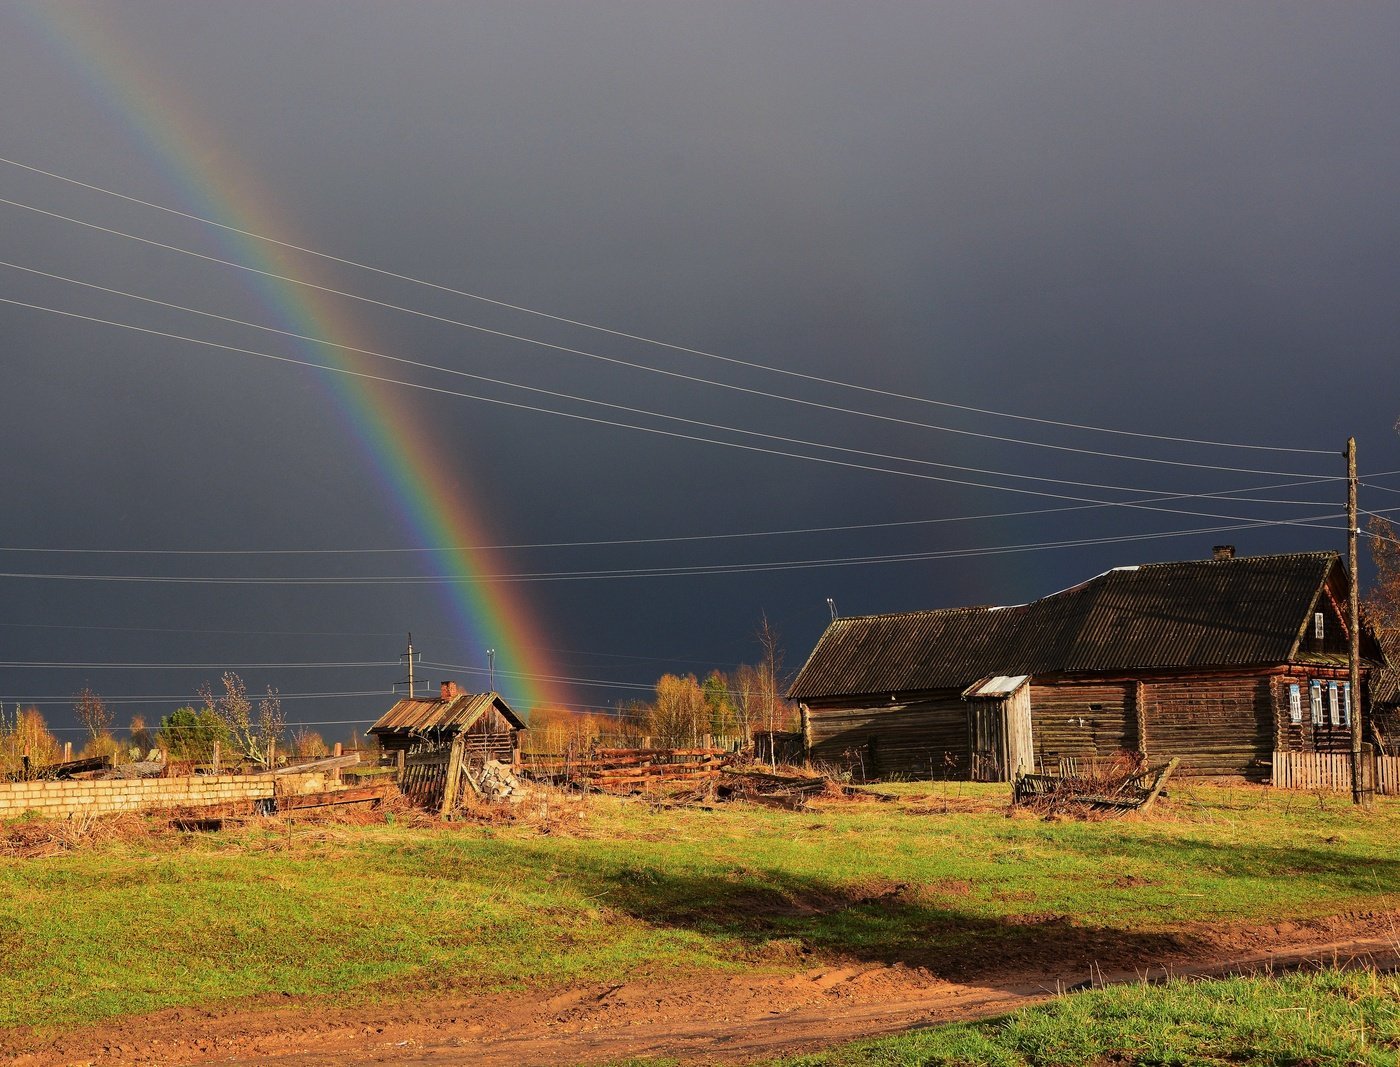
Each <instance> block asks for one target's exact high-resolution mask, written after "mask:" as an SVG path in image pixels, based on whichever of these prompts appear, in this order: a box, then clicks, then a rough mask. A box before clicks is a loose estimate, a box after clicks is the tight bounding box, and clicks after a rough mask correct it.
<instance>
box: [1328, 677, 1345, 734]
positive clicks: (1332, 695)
mask: <svg viewBox="0 0 1400 1067" xmlns="http://www.w3.org/2000/svg"><path fill="white" fill-rule="evenodd" d="M1327 712H1328V715H1329V717H1330V718H1331V720H1332V725H1333V726H1341V725H1342V708H1341V705H1340V704H1339V703H1338V699H1337V683H1336V682H1328V683H1327Z"/></svg>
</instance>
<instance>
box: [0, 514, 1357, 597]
mask: <svg viewBox="0 0 1400 1067" xmlns="http://www.w3.org/2000/svg"><path fill="white" fill-rule="evenodd" d="M1338 517H1340V514H1339V513H1333V514H1326V515H1316V516H1310V517H1309V518H1306V519H1246V520H1244V521H1242V522H1239V523H1237V524H1232V525H1227V526H1210V527H1197V528H1193V529H1187V530H1171V531H1166V532H1159V533H1148V534H1121V535H1116V536H1110V537H1095V538H1074V539H1071V540H1065V541H1042V542H1035V543H1029V544H1019V545H1001V546H990V547H983V548H972V549H948V550H939V551H930V552H906V553H891V554H886V555H868V556H845V557H829V558H824V559H806V560H780V561H768V562H755V563H747V564H705V565H696V566H688V567H655V568H647V567H636V568H619V569H612V570H585V571H535V572H520V573H508V574H476V575H469V574H457V575H431V574H429V575H352V576H346V575H334V576H320V577H316V576H293V577H287V576H282V577H268V576H248V575H237V576H209V575H201V576H193V575H133V574H71V573H60V572H50V573H41V572H30V571H9V572H0V578H15V579H35V580H55V581H96V582H137V583H152V584H172V585H305V586H314V585H336V586H338V585H444V584H455V583H462V582H466V583H477V582H544V581H594V580H609V579H620V578H648V577H650V578H664V577H682V576H691V575H725V574H753V573H758V572H764V571H781V570H808V569H816V568H822V567H850V566H863V565H870V564H879V563H907V562H918V561H924V560H933V559H962V558H973V557H977V556H985V555H998V554H1004V553H1014V552H1027V551H1041V550H1046V549H1052V548H1072V547H1085V546H1088V545H1098V544H1115V543H1123V542H1131V541H1148V540H1157V539H1161V538H1168V537H1184V536H1194V535H1199V534H1203V533H1224V532H1229V531H1234V530H1244V529H1256V528H1259V527H1266V526H1300V527H1310V528H1314V529H1323V530H1332V531H1336V530H1338V529H1339V528H1338V527H1336V526H1329V525H1325V524H1324V523H1323V522H1321V521H1315V520H1326V519H1335V518H1338Z"/></svg>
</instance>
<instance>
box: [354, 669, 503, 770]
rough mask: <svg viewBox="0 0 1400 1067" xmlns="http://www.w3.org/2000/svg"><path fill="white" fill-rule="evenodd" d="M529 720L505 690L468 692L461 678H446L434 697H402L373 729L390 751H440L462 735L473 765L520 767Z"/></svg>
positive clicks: (370, 732) (465, 754)
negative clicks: (509, 700) (505, 695)
mask: <svg viewBox="0 0 1400 1067" xmlns="http://www.w3.org/2000/svg"><path fill="white" fill-rule="evenodd" d="M525 729H526V726H525V722H524V720H522V719H521V718H520V716H519V715H517V714H516V713H515V712H514V711H513V710H512V709H511V706H510V705H509V704H507V703H506V702H505V699H504V698H503V697H502V696H501V694H500V693H494V692H493V693H463V692H461V691H460V690H459V689H458V688H457V683H456V682H450V681H449V682H443V683H442V687H441V690H440V692H439V695H438V696H437V697H435V698H432V699H427V700H415V699H412V698H409V699H406V700H400V701H399V702H398V703H397V704H395V705H394V706H393V707H392V708H390V709H389V710H388V711H387V712H385V713H384V714H383V715H382V716H381V717H380V719H379V721H378V722H376V723H375V724H374V725H373V726H371V727H370V728H369V730H368V733H369V735H370V736H371V737H374V738H377V739H378V741H379V744H380V746H381V747H383V748H384V749H385V750H387V751H390V752H411V751H418V750H424V749H439V748H444V747H446V746H449V745H451V744H452V743H453V742H454V741H456V740H457V739H458V738H459V737H460V738H461V739H462V747H463V755H464V756H465V758H466V759H467V760H469V761H471V762H473V763H478V764H481V763H485V761H486V760H489V759H494V760H500V761H501V762H502V763H505V764H508V765H510V766H518V764H519V762H520V761H519V756H520V734H521V732H522V731H523V730H525Z"/></svg>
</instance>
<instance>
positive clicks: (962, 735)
mask: <svg viewBox="0 0 1400 1067" xmlns="http://www.w3.org/2000/svg"><path fill="white" fill-rule="evenodd" d="M867 699H868V698H867ZM807 734H808V738H809V744H810V746H811V748H810V754H811V758H812V759H813V760H816V761H819V762H823V763H833V764H837V765H839V766H843V767H851V768H852V770H853V771H854V772H855V773H856V774H857V775H861V774H863V775H864V777H866V778H869V779H874V778H896V777H908V778H945V777H947V778H966V777H967V775H968V763H969V758H968V757H969V753H968V740H967V703H966V702H965V701H964V700H963V699H962V696H961V694H960V692H959V691H958V690H949V691H947V692H945V693H940V694H937V695H932V696H929V697H928V698H926V699H922V700H917V701H910V702H907V703H897V704H886V705H874V706H869V705H866V706H856V707H849V706H847V707H841V706H826V707H822V706H820V705H815V706H814V705H809V706H808V710H807Z"/></svg>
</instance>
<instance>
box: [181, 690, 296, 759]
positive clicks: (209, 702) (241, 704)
mask: <svg viewBox="0 0 1400 1067" xmlns="http://www.w3.org/2000/svg"><path fill="white" fill-rule="evenodd" d="M220 680H221V681H222V683H223V687H224V691H223V693H221V694H219V695H218V696H215V694H214V687H213V686H211V685H210V684H209V683H208V682H205V683H204V684H203V685H201V686H200V687H199V689H198V690H197V692H198V693H199V697H200V699H201V700H203V701H204V710H205V711H211V712H213V713H214V714H215V715H217V716H218V717H219V721H220V722H222V723H223V724H224V727H225V728H226V729H227V730H228V736H229V740H230V742H231V743H232V744H233V745H234V746H235V747H236V748H237V749H238V751H239V753H240V755H242V756H243V758H244V759H246V760H248V761H249V762H250V763H256V764H266V763H267V746H268V742H269V741H277V740H279V739H280V738H281V736H282V733H283V731H284V730H285V729H286V725H287V724H286V719H285V717H284V716H283V713H282V699H281V697H279V696H278V695H277V690H275V689H272V688H269V689H268V691H267V696H265V697H263V699H262V700H260V701H259V702H258V709H257V717H256V718H254V716H253V702H252V701H251V700H249V699H248V686H247V684H246V683H245V682H244V681H243V679H242V678H240V677H239V676H238V675H237V674H236V673H234V672H233V671H225V672H224V674H223V676H222V678H221V679H220Z"/></svg>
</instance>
